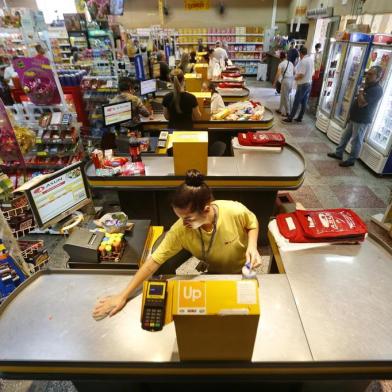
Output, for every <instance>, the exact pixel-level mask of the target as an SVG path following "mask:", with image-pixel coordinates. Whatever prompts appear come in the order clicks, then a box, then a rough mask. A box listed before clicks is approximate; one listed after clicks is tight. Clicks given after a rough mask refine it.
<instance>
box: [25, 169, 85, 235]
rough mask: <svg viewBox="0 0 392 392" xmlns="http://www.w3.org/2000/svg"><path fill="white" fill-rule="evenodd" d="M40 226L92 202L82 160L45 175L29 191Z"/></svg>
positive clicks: (55, 220)
mask: <svg viewBox="0 0 392 392" xmlns="http://www.w3.org/2000/svg"><path fill="white" fill-rule="evenodd" d="M26 195H27V198H28V200H29V203H30V207H31V209H32V211H33V215H34V218H35V221H36V223H37V225H38V226H39V227H41V228H46V227H48V226H50V225H52V224H54V223H57V222H59V221H60V220H62V219H64V218H66V217H67V216H69V215H71V214H72V213H73V212H74V211H76V210H78V209H79V208H81V207H83V206H85V205H87V204H89V203H90V202H91V199H90V192H89V188H88V185H87V179H86V177H85V174H84V171H83V167H82V163H81V162H78V163H75V164H73V165H70V166H68V167H66V168H65V169H62V170H59V171H57V172H55V173H52V174H50V175H49V176H45V177H44V178H43V179H42V180H41V181H38V182H37V183H35V184H34V185H33V186H32V187H30V188H29V189H27V190H26Z"/></svg>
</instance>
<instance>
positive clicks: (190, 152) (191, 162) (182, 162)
mask: <svg viewBox="0 0 392 392" xmlns="http://www.w3.org/2000/svg"><path fill="white" fill-rule="evenodd" d="M172 140H173V158H174V174H175V175H176V176H184V175H185V173H186V172H187V171H188V170H189V169H197V170H199V171H200V172H201V173H202V174H207V166H208V132H207V131H186V132H181V131H179V132H177V131H176V132H173V139H172Z"/></svg>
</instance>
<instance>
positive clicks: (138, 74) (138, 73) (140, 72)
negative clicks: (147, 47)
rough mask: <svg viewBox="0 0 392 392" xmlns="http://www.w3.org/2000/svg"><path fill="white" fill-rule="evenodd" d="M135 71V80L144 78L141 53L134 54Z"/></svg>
mask: <svg viewBox="0 0 392 392" xmlns="http://www.w3.org/2000/svg"><path fill="white" fill-rule="evenodd" d="M135 72H136V79H137V80H145V79H146V75H145V73H144V64H143V56H142V55H141V54H138V55H136V56H135Z"/></svg>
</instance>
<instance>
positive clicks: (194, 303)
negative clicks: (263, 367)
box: [170, 280, 260, 361]
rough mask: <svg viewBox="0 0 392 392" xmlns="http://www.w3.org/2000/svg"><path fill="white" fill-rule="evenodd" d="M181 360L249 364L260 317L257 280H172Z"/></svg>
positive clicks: (175, 321) (173, 311)
mask: <svg viewBox="0 0 392 392" xmlns="http://www.w3.org/2000/svg"><path fill="white" fill-rule="evenodd" d="M172 290H173V294H172V296H171V299H172V301H173V303H172V305H171V310H170V311H171V312H172V315H173V320H174V324H175V329H176V335H177V343H178V351H179V355H180V359H181V360H212V361H214V360H243V361H250V360H251V359H252V355H253V348H254V343H255V339H256V334H257V328H258V324H259V318H260V307H259V290H258V282H257V280H237V281H235V280H221V281H217V280H206V281H197V280H178V281H173V286H172Z"/></svg>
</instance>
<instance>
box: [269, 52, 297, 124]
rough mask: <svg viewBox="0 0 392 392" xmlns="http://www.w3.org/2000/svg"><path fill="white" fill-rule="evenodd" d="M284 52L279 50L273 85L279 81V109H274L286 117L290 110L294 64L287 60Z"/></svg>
mask: <svg viewBox="0 0 392 392" xmlns="http://www.w3.org/2000/svg"><path fill="white" fill-rule="evenodd" d="M286 57H287V56H286V53H285V52H283V51H282V52H280V60H281V61H280V64H279V65H278V70H277V72H276V76H275V80H274V83H273V86H275V85H276V83H277V82H278V81H279V82H280V84H281V86H280V104H279V109H278V110H277V111H276V112H277V113H279V114H281V115H282V116H285V117H287V116H288V115H289V114H290V112H291V102H290V93H291V90H292V88H293V82H294V65H293V63H292V62H291V61H289V60H287V58H286Z"/></svg>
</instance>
